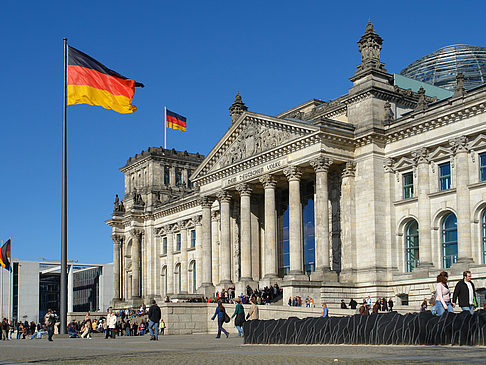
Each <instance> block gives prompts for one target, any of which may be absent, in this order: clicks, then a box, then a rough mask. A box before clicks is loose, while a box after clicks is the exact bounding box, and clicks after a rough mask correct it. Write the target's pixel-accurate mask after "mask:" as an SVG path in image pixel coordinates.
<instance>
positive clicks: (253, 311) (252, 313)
mask: <svg viewBox="0 0 486 365" xmlns="http://www.w3.org/2000/svg"><path fill="white" fill-rule="evenodd" d="M250 302H251V306H250V310H249V311H248V314H247V315H246V319H249V320H250V321H253V320H254V319H258V318H259V313H258V306H257V304H256V299H255V298H252V299H251V300H250Z"/></svg>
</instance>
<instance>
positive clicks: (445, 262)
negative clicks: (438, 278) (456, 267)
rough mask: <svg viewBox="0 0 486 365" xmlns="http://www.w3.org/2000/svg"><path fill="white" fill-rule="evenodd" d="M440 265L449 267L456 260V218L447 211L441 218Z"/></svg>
mask: <svg viewBox="0 0 486 365" xmlns="http://www.w3.org/2000/svg"><path fill="white" fill-rule="evenodd" d="M441 231H442V267H443V268H448V267H451V265H452V264H453V263H455V262H456V261H457V218H456V215H455V214H454V213H448V214H447V215H446V216H445V217H444V218H443V219H442V227H441Z"/></svg>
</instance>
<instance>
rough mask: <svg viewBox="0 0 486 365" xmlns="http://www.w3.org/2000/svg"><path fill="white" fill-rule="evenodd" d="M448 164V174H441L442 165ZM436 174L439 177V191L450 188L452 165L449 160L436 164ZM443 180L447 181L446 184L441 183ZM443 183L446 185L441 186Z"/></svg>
mask: <svg viewBox="0 0 486 365" xmlns="http://www.w3.org/2000/svg"><path fill="white" fill-rule="evenodd" d="M444 166H448V167H449V174H448V175H442V174H441V173H442V167H444ZM437 175H438V178H439V191H445V190H450V189H451V188H452V167H451V162H450V161H448V162H444V163H441V164H438V166H437ZM444 182H447V183H446V184H443V183H444ZM443 185H447V187H443Z"/></svg>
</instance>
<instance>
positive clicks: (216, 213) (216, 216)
mask: <svg viewBox="0 0 486 365" xmlns="http://www.w3.org/2000/svg"><path fill="white" fill-rule="evenodd" d="M219 218H220V214H219V210H214V211H212V212H211V220H212V221H219Z"/></svg>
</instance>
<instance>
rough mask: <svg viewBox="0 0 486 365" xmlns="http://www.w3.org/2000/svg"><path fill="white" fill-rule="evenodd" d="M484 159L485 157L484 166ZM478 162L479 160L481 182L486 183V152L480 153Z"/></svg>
mask: <svg viewBox="0 0 486 365" xmlns="http://www.w3.org/2000/svg"><path fill="white" fill-rule="evenodd" d="M483 157H484V165H483V164H482V162H483ZM478 160H479V181H486V152H483V153H480V154H479V155H478ZM483 175H484V176H483Z"/></svg>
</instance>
